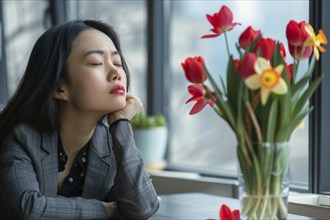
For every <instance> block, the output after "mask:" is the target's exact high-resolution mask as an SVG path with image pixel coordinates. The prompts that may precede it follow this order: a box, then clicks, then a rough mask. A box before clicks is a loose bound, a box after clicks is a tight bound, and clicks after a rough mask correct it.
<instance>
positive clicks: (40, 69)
mask: <svg viewBox="0 0 330 220" xmlns="http://www.w3.org/2000/svg"><path fill="white" fill-rule="evenodd" d="M88 28H94V29H97V30H99V31H101V32H103V33H104V34H106V35H107V36H108V37H109V38H110V39H111V40H112V42H113V43H114V45H115V47H116V49H117V50H118V52H119V54H120V56H121V60H122V65H123V68H124V70H125V73H126V76H127V85H126V86H127V88H128V87H129V82H130V79H129V78H130V77H129V71H128V67H127V64H126V62H125V59H124V57H123V56H122V51H121V47H120V43H119V38H118V35H117V34H116V32H115V31H114V29H113V28H112V27H111V26H109V25H108V24H106V23H103V22H102V21H96V20H73V21H69V22H66V23H63V24H60V25H56V26H53V27H51V28H50V29H48V30H47V31H46V32H45V33H44V34H42V35H41V36H40V38H39V39H38V40H37V41H36V43H35V45H34V47H33V49H32V52H31V55H30V58H29V61H28V64H27V67H26V70H25V72H24V75H23V78H22V79H21V81H20V84H19V85H18V88H17V90H16V92H15V94H14V95H13V96H12V98H11V99H10V100H9V101H8V103H7V105H6V106H5V108H4V109H3V111H2V112H1V113H0V144H1V142H2V141H3V139H4V138H5V137H6V136H7V135H8V134H9V133H10V132H11V131H12V129H13V128H14V127H15V126H16V125H18V124H20V123H27V124H29V125H30V126H32V127H33V128H35V129H37V130H38V131H42V132H43V131H46V132H47V131H54V130H56V129H58V128H59V112H60V109H59V108H60V105H59V103H58V102H59V101H58V100H57V99H55V98H54V97H53V94H54V92H55V90H56V88H57V85H58V83H59V81H60V79H61V80H64V81H65V82H68V76H67V71H66V68H67V63H66V62H67V58H68V56H69V54H70V52H71V47H72V43H73V41H74V39H75V38H76V37H77V36H78V34H79V33H80V32H82V31H83V30H85V29H88Z"/></svg>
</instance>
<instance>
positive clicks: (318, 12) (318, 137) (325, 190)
mask: <svg viewBox="0 0 330 220" xmlns="http://www.w3.org/2000/svg"><path fill="white" fill-rule="evenodd" d="M309 5H310V6H309V7H310V23H311V25H312V26H313V27H314V29H315V31H317V30H319V29H320V28H322V29H323V31H324V32H325V35H326V36H328V37H329V36H330V35H329V34H330V33H329V30H330V13H329V10H328V9H329V8H330V2H329V1H326V0H321V1H309ZM329 60H330V53H329V51H328V52H327V53H324V54H322V56H321V58H320V61H319V62H317V63H316V66H315V69H314V79H315V78H316V77H318V76H320V75H321V74H322V73H323V74H324V78H323V81H322V84H321V86H320V87H319V89H318V90H317V91H316V92H315V95H314V96H313V97H312V98H311V104H312V105H313V106H314V111H312V113H311V114H310V116H309V136H310V143H309V161H310V163H309V192H310V193H317V194H328V195H329V194H330V174H329V170H328V168H329V167H330V162H329V156H330V148H329V143H330V137H329V134H328V133H327V132H329V129H330V126H329V125H330V107H329V105H330V100H329V94H330V75H329V73H330V68H329V66H330V64H329ZM315 146H318V147H315Z"/></svg>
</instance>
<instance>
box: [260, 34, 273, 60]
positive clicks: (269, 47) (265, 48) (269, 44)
mask: <svg viewBox="0 0 330 220" xmlns="http://www.w3.org/2000/svg"><path fill="white" fill-rule="evenodd" d="M275 46H276V41H275V40H273V39H271V38H264V37H261V38H260V39H259V40H258V42H257V44H256V49H255V50H256V51H258V49H260V52H261V56H262V57H264V58H265V59H267V60H270V59H271V58H272V57H273V53H274V49H275Z"/></svg>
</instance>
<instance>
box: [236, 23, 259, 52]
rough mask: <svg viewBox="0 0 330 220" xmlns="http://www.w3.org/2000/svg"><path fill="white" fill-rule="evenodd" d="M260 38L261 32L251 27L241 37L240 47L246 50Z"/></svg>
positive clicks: (239, 40)
mask: <svg viewBox="0 0 330 220" xmlns="http://www.w3.org/2000/svg"><path fill="white" fill-rule="evenodd" d="M259 36H261V31H260V30H258V31H256V30H254V29H253V28H252V27H251V26H249V27H248V28H247V29H245V31H243V33H242V34H241V36H240V37H239V39H238V43H239V46H240V47H241V48H243V49H246V48H247V47H248V46H249V45H250V44H251V43H252V42H253V41H254V40H255V39H257V37H259Z"/></svg>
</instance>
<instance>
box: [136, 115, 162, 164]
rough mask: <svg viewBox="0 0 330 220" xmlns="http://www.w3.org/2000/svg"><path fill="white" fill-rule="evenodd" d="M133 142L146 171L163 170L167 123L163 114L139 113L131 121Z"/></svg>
mask: <svg viewBox="0 0 330 220" xmlns="http://www.w3.org/2000/svg"><path fill="white" fill-rule="evenodd" d="M131 125H132V128H133V132H134V137H135V142H136V145H137V147H138V148H139V149H140V151H141V154H142V157H143V160H144V164H145V167H146V169H163V168H165V166H166V163H165V160H164V156H165V151H166V145H167V133H168V131H167V121H166V118H165V117H164V115H163V114H160V113H158V114H156V115H147V114H146V113H144V112H140V113H138V114H137V115H135V116H134V118H132V120H131Z"/></svg>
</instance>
